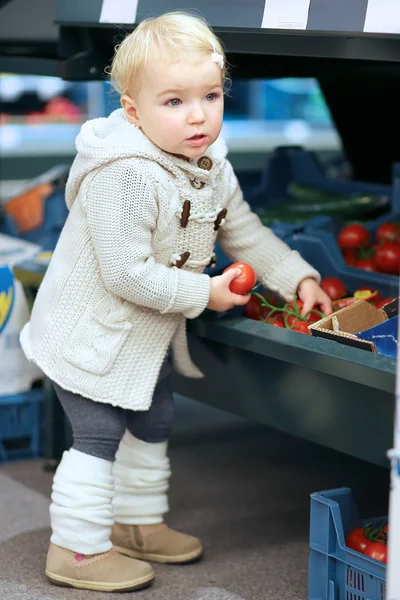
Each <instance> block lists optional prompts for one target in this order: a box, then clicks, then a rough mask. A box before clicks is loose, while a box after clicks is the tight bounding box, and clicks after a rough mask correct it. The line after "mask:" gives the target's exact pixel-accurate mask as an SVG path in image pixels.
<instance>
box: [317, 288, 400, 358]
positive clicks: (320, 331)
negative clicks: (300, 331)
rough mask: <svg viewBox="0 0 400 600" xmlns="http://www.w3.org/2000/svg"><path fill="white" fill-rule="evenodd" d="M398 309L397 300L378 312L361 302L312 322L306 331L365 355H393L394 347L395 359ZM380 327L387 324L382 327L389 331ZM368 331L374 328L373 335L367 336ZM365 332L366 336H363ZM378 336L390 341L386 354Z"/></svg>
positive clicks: (384, 345) (366, 303)
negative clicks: (364, 352)
mask: <svg viewBox="0 0 400 600" xmlns="http://www.w3.org/2000/svg"><path fill="white" fill-rule="evenodd" d="M398 310H399V299H398V298H396V299H395V300H393V301H392V302H390V303H389V304H387V305H386V306H384V307H383V308H378V309H377V308H375V307H374V306H372V305H371V304H369V303H368V302H365V300H357V301H356V302H355V303H354V304H351V305H350V306H346V307H345V308H342V309H341V310H339V311H337V312H336V313H333V314H331V315H329V316H328V317H325V318H323V319H321V320H320V321H317V322H316V323H312V324H311V325H310V326H309V328H308V329H309V331H310V333H311V335H313V336H314V337H323V338H326V339H328V340H332V341H334V342H340V343H341V344H346V345H348V346H354V347H355V348H361V349H363V350H368V351H369V352H375V353H378V352H379V353H380V354H386V355H389V356H393V347H394V356H395V353H396V348H397V329H396V327H397V315H398ZM389 322H392V323H391V325H389ZM383 324H387V325H386V328H387V329H389V331H386V332H385V331H384V330H382V325H383ZM371 328H374V332H375V335H374V332H372V334H371ZM379 330H381V331H379ZM368 331H369V332H370V333H369V334H368V333H367V335H364V334H365V333H366V332H368ZM381 336H384V337H388V338H389V342H392V344H391V346H390V353H389V354H387V353H386V352H387V351H386V352H385V350H386V343H382V337H381ZM393 337H394V340H393ZM375 340H376V341H375ZM394 356H393V357H394Z"/></svg>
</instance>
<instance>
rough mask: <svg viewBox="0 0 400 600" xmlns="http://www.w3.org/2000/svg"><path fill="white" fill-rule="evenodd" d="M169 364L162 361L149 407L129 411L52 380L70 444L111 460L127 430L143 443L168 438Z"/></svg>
mask: <svg viewBox="0 0 400 600" xmlns="http://www.w3.org/2000/svg"><path fill="white" fill-rule="evenodd" d="M171 371H172V369H171V364H170V360H169V358H168V359H167V360H166V361H165V362H164V364H163V366H162V368H161V371H160V375H159V379H158V382H157V386H156V388H155V390H154V395H153V401H152V404H151V406H150V408H149V410H145V411H133V410H125V409H123V408H119V407H118V406H112V405H111V404H103V403H102V402H94V401H93V400H89V399H88V398H84V397H83V396H80V395H79V394H73V393H72V392H69V391H67V390H64V389H63V388H61V387H60V386H59V385H57V384H56V383H54V382H53V385H54V387H55V390H56V393H57V396H58V398H59V400H60V402H61V404H62V406H63V408H64V410H65V412H66V414H67V416H68V419H69V421H70V423H71V427H72V433H73V438H74V442H73V445H72V447H73V448H75V450H79V451H80V452H83V453H85V454H90V455H91V456H97V457H98V458H104V459H105V460H110V461H113V460H114V458H115V453H116V451H117V450H118V446H119V442H120V440H121V438H122V436H123V434H124V432H125V429H128V430H129V431H130V432H131V433H132V435H134V436H135V437H136V438H138V439H139V440H142V441H144V442H150V443H156V442H164V441H166V440H168V439H169V438H170V435H171V428H172V423H173V419H174V400H173V395H172V386H171Z"/></svg>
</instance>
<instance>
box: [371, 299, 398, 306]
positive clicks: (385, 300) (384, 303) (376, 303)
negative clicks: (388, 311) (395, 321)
mask: <svg viewBox="0 0 400 600" xmlns="http://www.w3.org/2000/svg"><path fill="white" fill-rule="evenodd" d="M392 300H394V298H383V299H382V300H379V302H375V303H374V306H375V308H383V307H384V306H386V304H389V302H392Z"/></svg>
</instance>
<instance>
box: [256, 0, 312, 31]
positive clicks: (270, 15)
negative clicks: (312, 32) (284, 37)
mask: <svg viewBox="0 0 400 600" xmlns="http://www.w3.org/2000/svg"><path fill="white" fill-rule="evenodd" d="M309 10H310V0H284V1H283V0H265V7H264V16H263V20H262V24H261V27H263V28H266V29H306V27H307V21H308V13H309Z"/></svg>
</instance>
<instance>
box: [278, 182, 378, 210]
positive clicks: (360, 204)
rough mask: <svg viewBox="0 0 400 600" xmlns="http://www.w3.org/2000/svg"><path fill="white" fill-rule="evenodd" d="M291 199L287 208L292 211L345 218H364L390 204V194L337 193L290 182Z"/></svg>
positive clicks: (288, 190)
mask: <svg viewBox="0 0 400 600" xmlns="http://www.w3.org/2000/svg"><path fill="white" fill-rule="evenodd" d="M287 193H288V196H289V200H287V201H285V208H286V209H287V210H290V211H291V212H296V213H309V212H313V213H314V214H319V213H324V214H326V215H331V216H338V217H339V216H340V217H343V218H354V219H356V218H362V217H368V216H372V215H373V214H376V213H379V214H380V213H381V212H382V211H384V209H385V208H386V207H387V206H388V204H389V197H388V196H385V195H383V196H374V195H371V194H362V193H357V194H346V195H344V194H337V193H332V192H328V191H326V190H323V189H321V188H320V189H318V188H312V187H310V186H307V185H304V184H299V183H290V184H289V185H288V188H287Z"/></svg>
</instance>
